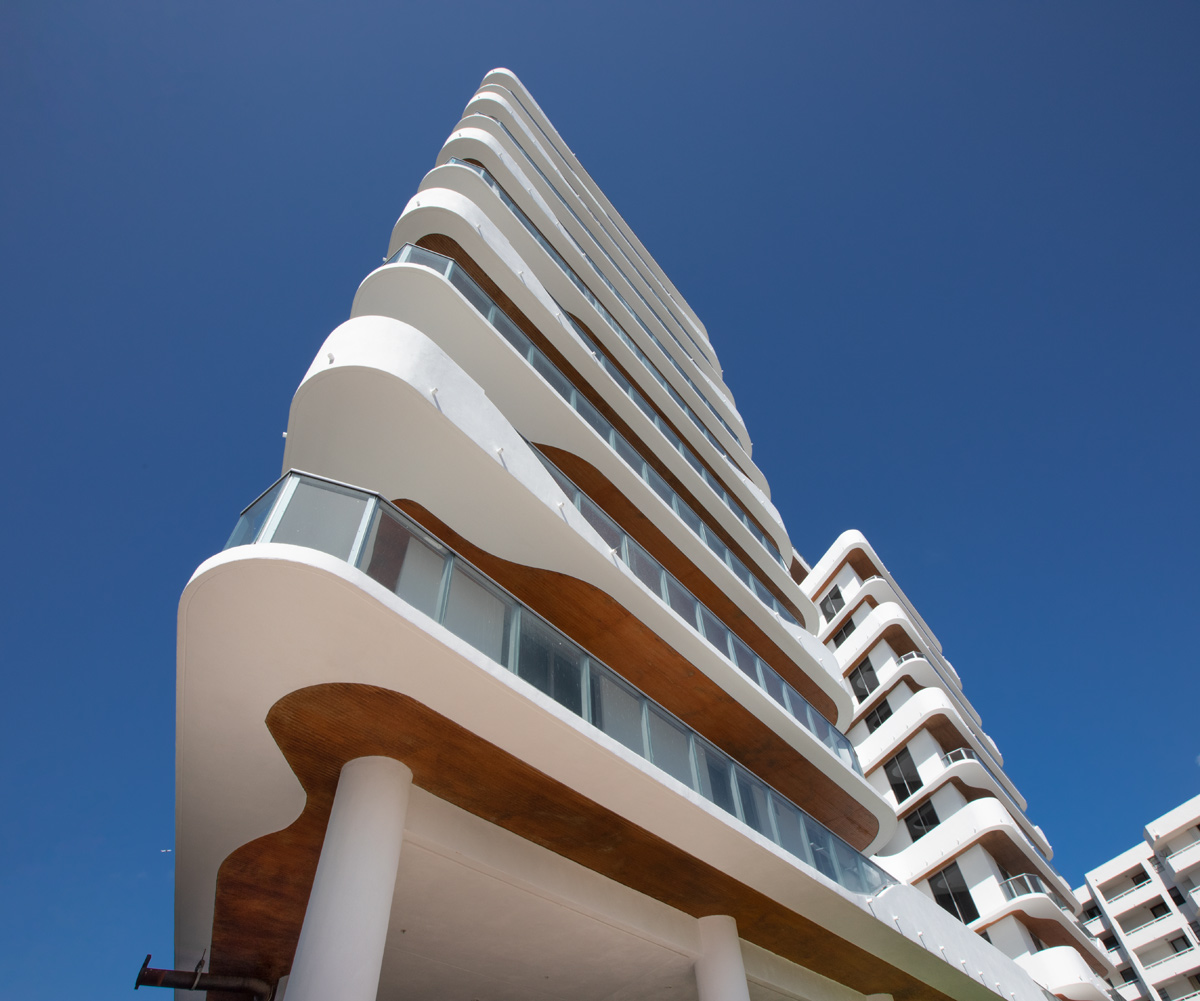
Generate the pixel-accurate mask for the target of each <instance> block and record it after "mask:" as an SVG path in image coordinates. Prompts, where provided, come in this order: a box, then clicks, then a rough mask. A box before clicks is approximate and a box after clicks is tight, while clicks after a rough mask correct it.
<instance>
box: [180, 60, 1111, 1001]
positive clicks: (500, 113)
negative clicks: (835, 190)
mask: <svg viewBox="0 0 1200 1001" xmlns="http://www.w3.org/2000/svg"><path fill="white" fill-rule="evenodd" d="M798 433H800V434H803V432H802V431H798ZM283 472H284V475H283V477H282V478H281V479H280V480H278V481H277V482H276V484H274V485H273V486H271V487H270V488H269V489H268V490H267V491H266V492H265V493H264V494H263V495H262V497H260V498H259V499H258V500H257V501H255V502H254V503H253V504H251V505H250V506H249V507H248V508H247V509H246V510H245V511H244V512H243V514H242V517H241V519H240V520H239V521H238V523H237V526H236V528H235V531H234V535H233V536H232V537H231V540H230V543H229V544H228V545H227V547H226V548H225V550H224V551H222V552H221V553H219V554H216V555H214V556H213V557H211V558H210V559H208V560H206V561H205V562H204V563H203V564H202V565H201V566H200V567H199V568H198V569H197V570H196V572H195V574H194V575H193V577H192V579H191V581H190V582H189V583H188V585H187V588H186V589H185V591H184V594H183V597H182V599H181V601H180V607H179V645H178V696H177V732H178V736H177V802H176V814H177V816H176V831H177V840H176V859H177V870H176V872H177V875H176V880H177V898H176V966H177V967H179V968H182V969H191V968H193V967H194V966H195V964H196V962H197V961H198V960H199V959H200V958H201V957H202V956H208V957H210V962H211V970H212V971H213V972H216V973H225V974H232V975H243V976H253V977H256V978H259V979H265V980H267V981H269V982H273V983H275V982H277V983H280V984H281V985H283V986H282V988H281V993H286V995H287V996H288V997H289V998H291V999H292V1001H310V999H317V998H333V997H337V998H344V999H347V1001H371V999H374V998H379V999H385V1001H409V999H425V998H429V999H435V998H436V999H438V1001H441V999H463V1001H470V999H473V998H474V999H482V998H489V999H500V1001H507V999H513V1001H517V999H531V998H537V999H564V1001H566V999H571V1001H576V999H583V1001H605V999H611V1001H637V999H642V998H647V999H648V998H662V997H672V998H675V999H678V1001H687V999H691V998H696V999H699V1001H751V999H753V1001H773V999H807V1001H826V999H829V1001H861V999H863V998H868V997H871V998H879V999H881V1001H882V998H883V997H889V996H904V997H906V998H911V999H913V1001H916V999H922V1001H946V999H950V998H953V999H956V1001H992V999H993V998H994V997H996V996H999V997H1001V998H1004V999H1005V1001H1044V997H1045V995H1044V990H1043V988H1044V987H1047V986H1049V985H1050V984H1051V983H1052V984H1054V985H1055V986H1053V987H1050V989H1051V990H1052V991H1053V992H1054V993H1058V994H1060V995H1061V996H1062V997H1065V998H1067V999H1069V1001H1103V999H1102V998H1101V997H1097V995H1096V990H1097V988H1096V984H1097V983H1098V982H1097V981H1096V974H1095V969H1094V968H1093V967H1092V966H1091V965H1089V964H1090V963H1091V962H1094V961H1095V957H1093V956H1091V955H1090V954H1089V953H1088V939H1087V938H1086V936H1084V935H1082V933H1081V932H1079V929H1078V925H1077V923H1075V921H1074V918H1073V917H1072V916H1071V915H1069V914H1066V913H1064V911H1063V910H1062V908H1061V907H1060V906H1059V905H1058V904H1056V903H1055V902H1054V901H1055V898H1056V897H1062V896H1069V888H1067V887H1066V886H1065V884H1063V883H1062V881H1061V879H1060V878H1059V877H1058V875H1057V873H1055V871H1054V870H1053V868H1052V866H1051V865H1050V861H1049V859H1050V854H1051V853H1050V849H1049V845H1048V844H1047V843H1046V840H1045V837H1044V836H1043V835H1042V832H1041V831H1040V829H1038V828H1037V827H1036V826H1035V825H1033V824H1031V823H1030V822H1029V821H1028V820H1027V818H1026V817H1025V814H1024V807H1025V803H1024V800H1023V799H1021V797H1020V794H1019V792H1018V791H1017V790H1016V789H1015V788H1014V787H1013V786H1012V783H1011V782H1010V781H1009V780H1008V778H1007V776H1005V775H1004V773H1003V768H1002V764H1003V762H1002V759H1001V758H1000V754H999V751H998V749H997V748H996V747H995V745H994V743H993V742H992V741H991V739H990V738H989V737H988V736H987V734H986V733H985V732H984V731H983V729H982V727H981V725H980V720H979V717H978V714H977V713H975V711H974V710H973V709H972V707H971V706H970V704H969V703H968V702H967V701H966V699H965V697H964V696H963V695H962V691H961V686H960V682H959V679H958V676H957V674H956V673H955V671H954V669H953V667H952V666H951V665H950V664H949V662H947V661H946V660H945V659H944V657H943V656H942V653H941V647H940V645H939V644H938V643H937V640H936V638H934V637H933V635H932V633H930V631H929V629H928V627H927V626H926V625H925V623H924V622H923V621H922V620H921V619H920V617H919V616H918V615H917V613H916V612H915V611H914V610H913V609H912V607H911V605H910V604H909V602H908V600H907V598H906V597H905V596H904V595H903V593H902V592H901V591H900V590H899V588H898V587H897V586H896V585H895V582H894V581H893V580H891V578H890V576H889V575H888V574H887V573H886V570H884V569H883V568H882V564H881V563H879V561H878V558H877V557H876V556H875V555H874V553H873V551H871V550H870V547H869V545H868V544H867V543H866V542H865V540H862V539H861V537H860V536H853V535H847V536H843V537H842V539H839V540H838V543H837V544H835V547H834V550H831V552H830V554H827V555H826V556H825V557H823V558H822V560H821V561H819V562H818V563H817V564H816V565H814V566H812V567H811V568H810V566H809V564H808V563H807V562H805V561H804V560H803V558H801V557H800V556H799V554H798V553H796V552H795V550H794V548H793V547H792V545H791V542H790V539H789V536H788V532H787V528H786V526H785V524H784V522H783V520H782V518H781V516H780V514H779V512H778V510H777V509H776V507H775V506H774V504H773V503H772V502H771V499H770V488H769V484H768V481H767V478H766V476H765V475H764V474H763V472H762V471H761V470H760V469H759V468H758V467H757V466H756V465H755V464H754V462H753V459H752V458H751V446H750V438H749V434H748V431H747V429H746V427H745V425H744V423H743V421H742V419H741V416H740V414H739V413H738V410H737V408H736V404H735V403H734V399H733V394H732V393H731V392H730V391H729V389H728V387H726V386H725V385H724V382H723V380H722V375H721V367H720V363H719V361H718V359H717V356H716V353H715V351H714V350H713V347H712V345H711V343H710V342H709V339H708V334H707V331H706V330H705V328H704V326H703V324H702V323H701V322H700V321H699V319H698V318H697V317H696V316H695V314H694V313H693V311H692V310H691V308H690V307H689V306H688V305H687V304H686V302H685V301H684V300H683V298H682V296H681V295H680V294H679V292H678V290H677V289H675V288H674V286H673V285H672V284H671V282H670V281H669V279H667V277H666V275H665V274H663V273H662V270H661V269H660V268H659V266H658V265H657V264H656V263H655V262H654V261H653V259H652V258H651V257H650V255H649V254H648V252H647V251H646V250H645V248H644V247H643V246H642V245H641V244H640V242H639V241H638V240H637V238H636V237H635V236H634V235H633V233H632V232H631V231H630V230H629V227H628V226H627V224H626V223H625V222H624V220H623V219H622V218H621V217H620V215H619V214H618V213H617V212H616V210H615V209H614V208H613V207H612V205H611V204H610V203H609V202H608V201H607V199H605V197H604V196H603V194H602V193H601V192H600V190H599V189H598V187H597V186H596V185H595V182H594V181H593V180H592V179H591V178H590V177H589V176H588V175H587V173H586V172H585V171H584V170H583V169H582V167H580V165H579V164H578V162H577V160H576V159H575V158H574V156H573V155H572V154H571V153H570V150H569V149H568V148H567V146H566V144H565V143H564V142H563V140H562V138H561V137H560V136H559V135H558V133H557V131H556V130H555V129H554V127H553V126H552V125H551V124H550V123H549V121H548V120H547V119H546V118H545V115H544V114H543V113H542V111H541V109H540V108H539V107H538V105H537V103H536V102H535V101H534V100H533V98H532V96H531V95H530V94H529V93H528V91H526V90H525V88H524V87H523V86H522V85H521V83H520V81H519V80H517V78H516V77H515V76H514V75H513V74H511V73H510V72H508V71H506V70H495V71H493V72H492V73H489V74H488V75H487V77H486V78H485V79H484V81H483V84H482V85H481V87H480V89H479V90H478V91H477V92H476V94H475V96H474V97H473V98H472V100H471V101H470V102H469V103H468V105H467V107H466V109H465V111H464V114H463V118H462V120H461V121H460V122H459V123H458V125H457V126H456V127H455V128H454V130H453V131H452V133H451V134H450V137H449V139H448V140H447V142H446V143H445V145H444V146H443V148H442V150H441V152H440V154H439V155H438V156H437V158H436V161H435V166H434V167H433V169H432V170H431V171H430V172H429V174H428V175H427V176H426V177H425V179H424V180H423V181H422V183H421V185H420V188H419V190H418V191H417V193H416V194H415V195H414V196H413V197H412V199H411V200H410V201H409V203H408V204H407V206H406V207H405V209H404V211H403V212H402V214H401V215H400V218H399V219H398V220H397V222H396V224H395V226H394V228H393V230H392V233H391V239H390V244H389V247H388V255H387V258H386V259H385V263H384V264H383V265H382V266H381V267H379V268H378V269H376V270H375V271H373V272H372V273H371V274H369V275H367V276H366V278H364V280H363V282H362V284H361V285H360V287H359V289H358V292H357V294H356V296H355V299H354V303H353V306H352V309H351V315H350V317H349V318H348V319H347V321H346V322H345V323H343V324H341V325H340V326H339V327H337V328H336V329H335V330H334V331H332V332H331V333H330V335H329V337H328V338H327V339H326V341H325V343H324V344H323V345H322V346H321V349H320V351H319V352H318V353H317V355H316V357H315V358H314V360H313V362H312V364H311V366H310V368H309V370H308V372H307V373H306V374H305V376H304V378H303V380H302V381H301V383H300V385H299V387H298V388H297V390H296V393H295V396H294V397H293V401H292V406H291V411H290V414H289V420H288V432H287V436H286V445H285V450H284V456H283ZM855 547H857V549H855ZM852 549H854V551H855V552H858V551H861V552H862V553H864V554H865V558H866V559H868V560H869V561H870V560H874V562H875V564H876V565H877V566H878V568H879V571H880V572H879V573H876V574H866V575H859V574H858V573H857V572H856V571H855V570H854V569H853V566H852V562H853V563H855V564H857V563H860V562H861V561H859V560H858V557H855V558H854V561H852V562H847V559H846V557H847V554H849V553H850V552H851V550H852ZM835 583H836V584H837V585H838V587H839V588H840V591H839V593H840V594H842V595H843V596H844V601H843V604H844V606H845V607H839V608H838V609H837V610H836V612H834V613H833V614H832V615H823V614H822V611H821V609H820V606H821V605H822V603H824V602H826V600H827V598H828V595H829V590H830V588H831V587H832V586H833V585H834V584H835ZM905 637H908V639H907V640H906V639H905ZM863 657H869V658H871V662H872V665H873V668H872V669H873V671H874V672H875V674H874V675H873V677H874V687H872V688H871V691H870V692H868V693H866V694H865V695H863V696H862V697H861V698H858V697H856V692H858V691H859V690H858V689H856V688H855V687H854V684H853V683H852V682H851V681H850V680H848V675H849V674H850V673H851V672H852V670H853V669H854V668H855V666H856V665H857V664H858V663H860V662H861V660H862V658H863ZM885 702H886V704H887V711H888V713H889V714H890V716H889V718H888V719H883V720H880V721H879V725H875V722H876V718H877V717H878V716H879V715H880V713H878V712H877V713H876V717H871V718H870V719H868V717H869V716H870V714H871V713H872V712H875V711H876V710H880V707H881V706H883V705H884V703H885ZM949 732H953V733H957V734H958V735H959V739H958V740H957V741H956V742H954V743H953V744H952V745H950V744H946V743H945V742H944V738H945V735H946V734H947V733H949ZM939 737H941V738H943V741H942V742H939ZM901 752H905V753H907V754H908V755H909V757H910V759H911V766H912V777H913V788H912V789H911V790H905V795H903V796H902V797H900V798H898V797H897V791H896V787H895V785H894V784H893V783H891V782H889V781H888V778H887V774H888V773H887V768H888V763H889V762H891V761H893V759H895V758H896V756H897V755H898V754H900V753H901ZM918 785H919V788H918ZM923 802H928V803H929V804H932V806H931V808H932V809H933V810H935V811H936V812H937V814H938V816H939V817H940V818H941V820H942V821H943V823H941V824H940V825H939V826H938V827H937V829H936V830H931V831H930V832H928V833H927V834H925V836H924V837H922V838H917V839H916V840H914V838H913V836H912V832H911V830H910V827H909V825H908V824H907V823H905V818H907V817H908V816H909V814H910V812H911V810H912V809H913V808H914V807H919V806H921V805H922V804H923ZM999 843H1003V844H1005V845H1008V846H1009V848H1007V849H1006V850H1005V851H1006V852H1007V854H1004V858H1005V859H1008V860H1009V861H1010V862H1011V861H1012V859H1013V858H1016V859H1019V860H1020V868H1019V869H1014V870H1013V871H1012V872H1009V871H1007V870H1005V869H1004V868H1003V866H1002V865H1001V864H1000V862H999V861H998V860H997V858H996V857H994V855H993V854H992V853H991V851H990V849H989V846H992V847H994V846H995V845H996V844H999ZM1002 854H1003V853H1002ZM951 861H953V862H954V863H955V864H956V865H958V866H959V868H960V871H961V872H962V874H963V876H964V878H965V880H966V881H967V883H968V884H969V892H970V894H971V895H972V896H973V898H974V899H975V900H977V903H978V907H979V909H980V913H979V914H978V915H975V916H971V915H968V914H963V913H955V914H954V915H953V916H951V914H949V913H947V909H946V908H945V906H944V905H942V906H939V904H941V903H942V902H941V901H935V900H934V899H933V894H932V892H931V891H930V890H929V885H928V884H929V879H930V878H931V876H935V875H936V873H937V872H938V871H940V870H941V869H944V868H945V866H946V865H947V864H948V863H949V862H951ZM1014 875H1015V876H1023V878H1025V879H1026V880H1036V881H1037V882H1036V884H1035V883H1030V884H1029V888H1028V890H1029V892H1022V893H1018V894H1016V895H1015V896H1014V894H1012V893H1011V892H1008V891H1011V890H1012V884H1011V880H1010V876H1014ZM1006 881H1008V882H1007V883H1006ZM1006 887H1007V889H1006ZM1014 900H1016V901H1018V902H1019V903H1020V905H1021V906H1020V907H1019V908H1016V909H1014V907H1013V906H1012V905H1013V903H1014ZM1037 922H1042V924H1037ZM1047 922H1048V923H1049V924H1052V925H1054V926H1055V927H1056V928H1059V929H1060V930H1061V935H1060V936H1059V937H1060V938H1061V939H1062V941H1063V942H1064V943H1065V942H1069V943H1070V944H1069V945H1064V944H1058V939H1055V943H1051V948H1047V949H1039V948H1038V947H1037V945H1036V944H1035V940H1034V939H1031V937H1030V929H1031V928H1032V927H1034V926H1036V927H1039V928H1041V927H1045V926H1046V923H1047ZM984 932H986V933H987V934H986V935H985V934H983V933H984ZM1072 936H1075V937H1076V938H1078V939H1079V942H1078V943H1076V942H1075V939H1074V938H1072ZM1093 951H1094V950H1093ZM1098 965H1099V966H1100V969H1101V970H1104V969H1108V968H1107V967H1104V966H1103V964H1102V963H1098ZM180 996H181V997H184V996H187V995H186V993H185V992H181V993H180Z"/></svg>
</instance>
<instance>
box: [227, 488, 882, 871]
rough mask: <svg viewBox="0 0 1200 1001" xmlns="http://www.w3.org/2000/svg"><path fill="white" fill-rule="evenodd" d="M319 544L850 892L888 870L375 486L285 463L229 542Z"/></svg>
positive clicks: (324, 549)
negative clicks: (341, 480) (281, 473)
mask: <svg viewBox="0 0 1200 1001" xmlns="http://www.w3.org/2000/svg"><path fill="white" fill-rule="evenodd" d="M266 542H276V543H288V544H291V545H295V546H304V547H306V548H309V549H316V550H320V551H321V552H324V553H328V554H330V555H331V556H334V557H336V558H337V559H340V560H345V561H346V562H347V563H349V564H350V565H351V566H354V567H357V568H358V569H359V570H361V571H363V572H364V573H365V574H367V576H369V577H371V578H372V579H373V580H375V581H377V582H378V583H379V584H382V585H383V586H384V587H385V588H387V589H388V590H390V591H392V592H393V593H394V594H396V595H397V596H398V597H400V598H401V599H402V600H403V601H405V602H407V603H408V604H409V605H411V606H412V607H413V608H415V609H417V610H418V611H420V612H422V613H424V614H425V615H427V616H429V617H430V618H431V619H433V620H434V621H435V622H437V623H439V624H440V625H441V626H443V627H444V628H445V629H447V630H448V631H449V632H451V633H452V634H454V635H455V636H457V637H458V638H459V639H461V640H463V641H465V642H466V643H469V644H470V645H471V646H472V647H474V648H475V649H476V650H478V651H479V652H480V653H482V654H483V655H484V656H486V657H488V658H489V659H491V660H492V661H494V662H495V663H497V664H499V665H501V666H502V667H504V668H505V669H506V670H508V671H511V672H512V673H513V674H515V675H516V676H517V677H519V678H521V679H522V680H523V681H525V682H527V683H528V684H530V685H532V686H533V687H534V688H536V689H538V690H539V691H540V692H542V693H544V694H545V695H547V696H549V697H550V698H552V699H553V700H554V701H555V702H557V703H558V704H559V705H560V706H562V707H563V708H564V709H566V710H567V711H568V712H571V713H574V714H575V715H576V716H578V717H580V718H581V719H583V720H584V721H585V722H587V723H589V724H590V725H591V726H593V727H595V728H596V729H598V730H600V731H602V732H603V733H605V734H607V735H608V736H609V737H611V738H612V739H614V740H616V741H617V742H618V743H620V744H622V745H623V746H624V747H626V748H628V749H629V750H630V751H632V752H633V753H634V754H637V755H638V756H640V757H642V758H644V759H645V760H646V761H648V762H650V763H651V764H652V765H654V766H655V767H656V768H658V769H659V770H660V771H662V772H665V773H666V774H667V775H669V776H671V777H672V778H674V779H676V780H677V781H679V782H681V783H683V785H685V786H686V787H687V788H689V789H691V790H692V791H694V792H696V793H699V794H700V795H701V796H703V797H704V798H705V799H706V800H708V801H709V802H710V803H712V804H713V805H714V806H716V807H718V808H719V809H721V810H723V811H725V812H726V813H728V814H730V815H732V816H733V817H735V818H736V819H737V820H739V821H741V822H742V823H743V824H745V825H746V826H747V827H750V828H751V829H753V830H755V831H757V832H758V833H759V834H761V835H762V836H763V837H765V838H767V839H768V840H770V841H771V842H773V843H774V844H776V845H778V846H779V847H780V848H782V849H783V850H784V851H786V852H788V853H790V854H791V855H793V856H794V857H795V858H797V859H799V860H800V861H801V862H803V863H804V864H805V865H808V866H810V867H812V868H813V869H816V870H817V871H818V872H821V873H823V874H824V875H825V876H827V877H828V878H829V879H831V880H833V881H834V882H836V883H838V884H839V885H840V886H843V887H845V888H846V889H847V890H850V891H851V892H854V893H868V894H871V893H876V892H878V891H879V890H881V889H883V888H884V887H886V886H889V885H891V884H893V883H895V880H894V879H893V878H892V877H891V876H889V875H888V874H887V873H885V872H884V871H883V870H882V869H880V868H878V867H877V866H876V865H874V864H873V863H871V862H870V861H868V860H867V859H866V858H864V857H863V856H862V855H861V854H859V852H857V851H856V850H855V849H854V848H853V847H851V846H850V845H849V844H847V843H846V842H845V841H843V840H842V839H841V838H839V837H838V836H837V835H836V834H834V833H833V832H832V831H830V830H829V829H828V828H827V827H825V826H824V825H823V824H821V823H820V822H819V821H817V820H815V819H814V818H812V817H810V816H809V815H808V814H807V813H806V812H805V811H804V810H802V809H801V808H800V807H798V806H796V804H794V803H793V802H791V800H789V799H787V798H786V797H785V796H783V795H781V794H780V793H779V792H777V791H776V790H775V789H773V788H771V787H770V786H769V785H767V783H765V782H763V781H762V779H760V778H758V777H757V776H755V775H753V774H752V773H751V772H749V771H748V770H747V769H746V768H744V767H743V766H742V765H740V764H738V763H737V762H736V761H734V760H733V758H731V757H730V756H729V755H728V754H726V753H725V752H724V751H722V750H721V749H720V748H718V747H716V746H715V745H714V744H712V743H711V742H709V741H708V740H706V739H705V738H704V737H702V736H700V734H698V733H697V732H696V731H695V730H693V729H692V728H691V727H689V726H688V725H687V724H686V723H684V722H683V721H682V720H680V719H678V718H677V717H676V716H674V715H672V714H671V713H670V712H668V711H667V710H666V709H664V708H663V707H662V706H660V705H658V703H656V702H654V701H653V700H652V699H650V698H649V697H647V696H646V695H645V694H644V693H643V692H641V691H640V690H638V689H637V688H635V687H634V686H633V685H631V684H629V682H627V681H626V680H625V679H624V678H622V677H621V676H620V675H619V674H617V673H616V672H615V671H614V670H612V668H610V667H608V666H607V665H605V664H603V663H602V662H601V661H599V660H597V659H596V658H595V657H592V656H591V655H590V654H588V652H587V651H586V650H584V649H583V648H582V647H581V646H579V644H577V643H575V642H574V641H573V640H572V639H571V638H570V637H568V636H567V635H566V634H565V633H563V632H561V631H560V630H558V629H556V628H555V627H554V626H552V625H551V624H550V623H549V622H547V621H546V620H545V619H543V618H542V617H541V616H539V615H538V614H537V613H536V612H534V611H532V610H531V609H530V608H529V607H527V606H526V605H524V604H522V603H521V602H519V601H518V600H517V599H516V598H514V597H513V596H512V595H511V594H509V593H508V592H507V591H505V590H504V589H503V588H502V587H500V585H499V584H497V583H496V582H495V581H493V580H491V579H490V578H488V577H487V576H486V575H484V574H483V573H482V572H480V571H479V570H478V569H477V568H476V567H474V566H473V565H472V564H470V563H469V562H467V561H466V560H464V559H463V558H462V557H461V556H459V555H458V554H457V553H455V552H454V551H453V550H451V549H449V548H448V547H447V546H445V545H444V544H443V543H442V542H441V541H439V540H438V539H437V538H436V537H435V536H433V535H431V534H430V533H429V532H427V531H426V530H425V529H423V528H422V527H421V526H420V525H418V524H417V523H416V522H414V521H413V520H412V519H410V518H409V517H407V516H406V515H405V514H404V513H403V512H401V511H400V510H399V509H398V508H396V507H395V506H394V505H392V504H390V503H388V502H387V501H386V500H384V499H383V498H381V497H379V496H378V495H376V494H372V493H368V492H366V491H363V490H359V489H357V488H355V487H350V486H347V485H345V484H341V483H335V482H333V481H330V480H325V479H322V478H320V477H316V476H311V475H308V474H306V473H297V472H294V471H293V472H290V473H287V474H286V475H284V476H283V477H282V478H281V479H280V480H278V481H277V482H276V483H275V484H274V485H273V486H272V487H271V488H270V489H268V490H267V491H266V492H265V493H264V494H262V495H261V496H260V497H259V498H258V499H257V500H255V501H254V503H252V504H251V505H250V506H249V507H247V508H246V509H245V511H243V512H242V515H241V517H240V518H239V519H238V523H237V525H236V526H235V527H234V530H233V534H232V535H231V536H230V538H229V542H228V543H226V546H225V548H226V549H229V548H232V547H233V546H242V545H251V544H254V543H266Z"/></svg>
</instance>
